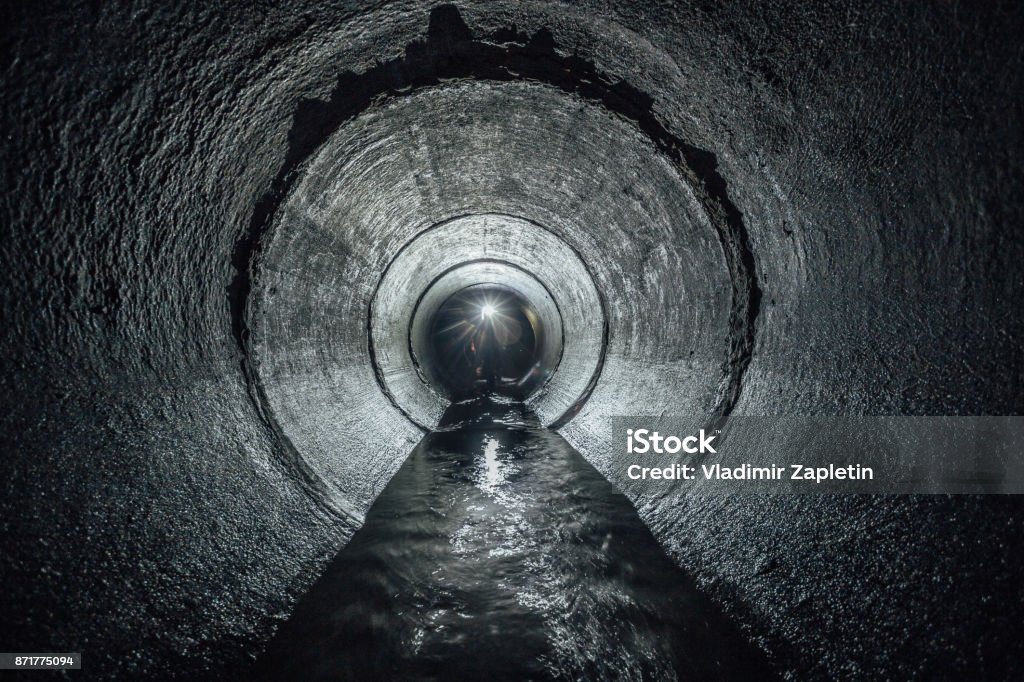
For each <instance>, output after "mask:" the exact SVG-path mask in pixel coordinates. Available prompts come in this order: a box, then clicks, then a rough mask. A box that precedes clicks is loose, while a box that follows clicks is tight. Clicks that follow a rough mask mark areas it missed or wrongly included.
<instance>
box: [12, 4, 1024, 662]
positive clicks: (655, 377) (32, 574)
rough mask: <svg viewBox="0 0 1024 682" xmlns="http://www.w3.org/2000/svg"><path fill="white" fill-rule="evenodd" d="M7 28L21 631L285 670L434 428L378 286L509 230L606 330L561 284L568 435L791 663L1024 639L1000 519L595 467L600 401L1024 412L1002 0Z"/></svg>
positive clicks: (28, 639) (990, 657) (1016, 649)
mask: <svg viewBox="0 0 1024 682" xmlns="http://www.w3.org/2000/svg"><path fill="white" fill-rule="evenodd" d="M9 12H11V13H12V14H14V15H17V16H14V17H12V20H11V21H9V22H7V24H8V26H9V28H7V29H6V32H7V34H6V36H5V38H6V40H5V45H6V46H7V50H5V55H6V56H5V69H4V92H5V104H4V123H5V129H6V130H8V131H17V133H16V134H12V133H9V135H8V138H7V145H6V153H5V157H6V158H5V162H4V164H3V174H4V180H5V187H7V191H6V192H5V194H4V207H3V210H4V216H5V218H4V224H5V226H6V227H7V230H6V232H7V238H6V239H5V240H4V241H3V246H2V259H3V261H2V262H3V270H4V272H5V273H7V276H8V280H9V282H8V285H7V286H6V287H5V288H4V290H3V296H4V302H3V310H4V318H5V325H3V328H2V333H3V335H4V336H3V346H4V348H5V357H6V359H7V367H8V371H7V372H5V373H4V385H3V388H4V390H3V395H4V400H5V409H4V412H3V420H4V427H3V433H4V435H5V451H6V455H5V457H4V465H3V467H4V469H3V472H2V473H3V478H2V480H3V485H4V496H3V502H2V504H3V529H4V533H5V535H8V536H9V537H14V538H18V539H19V540H18V541H16V542H9V543H5V544H9V548H7V549H5V551H4V552H3V555H2V557H0V566H2V569H0V570H2V571H3V577H4V584H17V585H23V586H24V589H23V590H19V591H17V592H16V593H12V594H11V595H9V600H8V604H7V608H6V612H7V614H8V615H7V617H6V619H5V620H6V623H5V625H4V628H5V629H6V630H7V632H5V633H4V641H6V642H12V643H18V645H19V646H22V648H24V647H29V648H33V649H38V650H46V649H48V648H49V649H61V650H88V651H89V652H90V656H91V658H90V663H89V665H90V668H92V669H93V670H94V671H95V672H97V673H98V674H106V675H111V676H112V675H114V674H118V673H120V674H125V673H127V672H135V673H144V674H148V675H170V674H174V675H179V676H185V677H187V676H191V675H194V674H198V673H209V672H211V671H214V672H215V671H221V670H224V669H227V668H228V667H230V666H231V665H233V664H236V663H237V662H239V661H241V660H244V659H245V658H246V657H248V656H249V655H251V654H252V653H253V652H255V651H258V649H259V645H260V643H261V642H262V641H264V640H265V639H266V638H267V637H268V636H269V634H270V633H271V631H272V629H273V628H274V626H275V623H277V622H279V621H280V620H282V619H283V618H286V617H287V615H288V613H289V608H290V606H291V604H293V603H294V600H295V598H296V597H297V596H298V595H300V594H301V593H302V591H303V590H304V589H305V588H306V587H307V586H308V585H309V584H311V582H312V581H313V580H314V579H315V578H316V575H317V572H318V570H319V568H320V567H322V566H323V565H324V564H325V563H326V562H327V561H328V560H329V559H330V558H331V557H332V556H333V554H334V553H335V552H336V551H337V549H338V548H340V547H341V546H343V545H344V543H345V542H346V541H347V539H348V538H349V537H351V534H352V533H353V532H354V530H355V529H356V528H357V527H358V524H359V523H360V519H361V518H362V514H363V513H365V511H366V509H367V508H368V507H369V505H370V504H371V503H372V501H373V499H374V497H375V496H376V494H378V493H379V492H380V490H381V489H382V488H383V486H384V485H386V483H387V480H388V478H389V477H390V475H391V474H392V473H393V472H394V471H395V470H396V468H397V467H398V466H399V465H400V464H401V461H402V459H403V458H404V457H405V456H406V455H407V454H408V452H409V451H410V449H411V448H412V447H413V446H414V445H415V443H416V442H417V441H418V440H419V438H420V437H421V435H422V431H421V430H420V429H419V428H418V427H417V426H416V425H415V424H414V423H413V422H412V421H410V420H409V419H407V418H406V417H405V416H403V410H405V411H409V410H410V409H411V408H409V407H407V406H404V404H405V402H408V401H407V399H406V398H405V397H403V396H401V395H400V396H398V398H396V396H395V394H392V395H391V396H390V399H389V395H388V392H387V391H385V390H382V389H384V388H386V387H387V385H388V384H387V382H386V381H384V382H382V381H381V377H380V376H379V375H378V374H376V373H375V371H374V364H373V362H372V360H373V358H372V357H371V345H370V344H369V328H370V320H369V319H368V316H369V314H370V309H371V302H372V299H373V296H374V292H375V290H376V287H377V285H378V283H379V281H380V279H381V276H382V275H383V274H384V272H385V271H386V269H387V267H388V264H389V263H391V262H392V260H393V259H394V258H395V256H396V255H397V254H398V253H399V252H400V250H401V249H402V247H403V246H404V245H406V244H408V243H410V240H412V239H413V237H415V236H416V235H418V234H422V235H425V238H427V239H429V234H430V232H429V230H430V228H431V227H433V226H435V225H438V224H441V223H443V222H444V221H448V220H451V219H453V218H457V217H460V216H481V215H507V216H513V217H514V218H516V219H522V220H527V221H530V222H531V223H532V224H536V225H538V226H541V228H542V229H543V230H545V231H546V232H547V233H549V234H551V235H553V237H554V238H555V239H557V240H558V242H560V243H564V244H565V245H566V246H567V247H568V249H569V250H570V251H572V252H573V253H575V254H576V255H577V257H578V258H579V261H580V263H581V264H582V266H580V267H585V269H586V270H587V272H586V273H584V272H583V271H582V270H581V269H580V268H579V267H577V266H576V265H571V266H567V267H566V268H564V269H563V271H561V272H559V271H556V270H554V269H549V268H548V267H546V266H545V267H543V268H538V270H537V271H536V272H534V273H533V274H534V275H535V276H536V277H537V278H539V279H542V280H544V281H545V282H547V281H548V280H552V279H555V278H558V277H567V278H568V279H567V280H566V281H570V282H571V281H573V280H572V278H573V277H578V278H579V280H578V281H592V282H593V285H594V287H595V291H596V292H597V295H598V296H599V297H600V298H601V301H602V303H603V306H604V310H605V312H604V316H605V319H606V321H607V329H604V326H603V325H602V328H601V330H600V332H601V334H600V338H599V339H598V338H597V337H595V334H597V331H598V330H597V329H595V328H594V326H593V324H592V318H586V317H584V316H582V314H578V315H576V316H575V317H574V316H573V314H572V313H565V310H566V309H572V307H573V304H572V301H570V300H568V298H567V297H571V296H572V293H571V292H572V291H573V287H571V286H569V285H568V284H566V285H565V286H560V285H558V284H557V283H555V284H554V285H552V286H551V290H552V291H553V292H556V293H557V292H559V291H561V292H562V293H561V294H559V295H556V296H555V298H556V301H557V302H558V303H559V307H560V309H561V310H562V311H563V321H564V324H565V327H566V333H567V337H566V338H567V342H566V343H567V346H566V349H565V350H566V352H565V353H563V359H562V363H561V365H560V367H559V369H558V371H557V372H556V374H555V377H554V378H553V379H552V381H553V382H554V381H556V380H557V381H559V382H564V384H563V385H562V388H558V387H557V386H553V387H552V388H551V391H550V393H549V395H550V407H545V403H544V401H545V400H548V399H549V398H545V397H543V396H542V397H540V398H539V403H538V405H539V407H540V411H541V413H542V414H543V415H544V418H545V421H547V422H549V423H553V424H554V425H555V426H556V427H557V428H559V429H560V431H561V433H562V434H563V435H564V436H565V437H566V438H567V439H568V440H569V441H570V442H571V443H572V444H573V445H574V446H575V447H577V448H578V449H579V450H580V452H581V453H583V454H584V456H586V457H587V458H588V459H589V460H590V461H591V462H593V464H594V465H595V466H596V467H597V468H598V469H599V470H600V471H601V472H602V473H604V474H605V475H606V476H608V477H609V478H610V479H611V480H612V481H613V482H614V483H615V484H616V485H618V486H619V487H620V488H621V489H622V490H623V491H624V492H626V493H627V495H629V496H630V498H631V499H632V500H633V501H634V503H635V504H636V506H637V508H638V509H639V510H640V513H641V516H642V517H643V519H644V520H645V522H646V523H648V525H649V526H650V527H651V528H652V529H653V530H654V532H655V534H656V535H657V536H658V537H659V539H660V540H661V541H662V543H663V544H664V546H665V548H666V550H667V551H668V552H669V553H670V554H671V555H672V556H673V558H674V559H676V560H677V561H678V562H679V563H680V564H681V565H682V566H683V567H685V568H686V569H687V570H688V571H690V572H692V573H693V574H694V575H695V576H696V577H697V578H698V580H699V581H700V583H701V585H702V586H703V587H704V588H705V589H706V590H707V591H708V592H709V593H710V594H711V595H713V596H714V597H715V598H716V599H717V600H718V601H720V602H721V603H722V604H723V605H724V606H725V607H726V608H727V609H728V610H729V611H730V612H731V613H733V614H734V615H735V617H736V618H737V619H738V620H739V621H740V622H741V623H742V624H743V625H744V627H745V628H746V631H747V632H748V633H749V634H750V636H751V637H752V638H755V639H756V640H758V641H759V642H760V643H761V644H762V646H764V647H765V648H766V649H768V650H769V651H770V652H771V653H772V655H773V657H774V658H775V660H776V661H777V662H778V663H779V665H780V667H782V668H783V669H785V670H791V671H794V672H795V673H796V674H798V675H800V676H815V675H818V676H825V675H831V676H836V675H848V676H856V675H857V674H858V673H861V674H863V673H864V672H865V671H871V672H873V673H876V674H877V673H878V672H880V671H881V672H883V674H886V675H891V676H896V677H901V676H905V675H909V674H912V673H917V674H928V673H936V672H944V673H949V672H950V671H957V670H978V669H982V670H988V671H993V672H995V673H1000V672H1004V671H1006V670H1007V666H1012V665H1013V660H1014V659H1015V658H1016V660H1019V655H1018V654H1019V653H1020V646H1021V645H1020V643H1019V642H1018V641H1016V640H1015V639H1013V638H1012V628H1011V627H1010V625H1011V624H1013V623H1015V622H1016V619H1017V616H1019V615H1020V614H1019V611H1020V609H1019V604H1020V597H1021V593H1020V587H1019V584H1018V581H1017V578H1016V575H1017V574H1018V573H1019V571H1020V569H1021V566H1020V561H1019V557H1018V556H1017V554H1016V552H1015V551H1014V548H1015V547H1019V546H1020V545H1019V542H1020V520H1021V510H1020V505H1019V503H1017V502H1015V501H1014V500H1012V499H993V498H984V499H982V498H878V497H829V498H820V499H819V498H781V497H779V498H771V499H750V498H742V497H735V498H714V497H701V498H694V499H687V498H685V496H669V497H660V498H659V497H655V496H653V495H652V494H651V491H650V490H649V489H643V488H639V487H636V486H635V485H630V482H629V481H628V480H626V479H625V478H624V475H623V471H622V470H621V467H619V466H617V462H616V461H615V459H614V458H613V457H612V456H611V455H610V454H609V453H608V452H607V451H605V450H603V448H602V438H603V437H604V436H605V435H606V430H607V428H608V426H607V418H608V416H609V415H613V414H628V413H635V414H652V413H653V414H658V413H661V412H669V413H676V414H690V415H698V416H701V415H708V416H710V415H715V414H723V413H726V412H731V413H733V414H795V415H803V414H807V415H810V414H904V413H905V414H1017V413H1020V411H1021V406H1022V399H1021V383H1022V382H1021V378H1022V371H1021V370H1022V364H1024V363H1022V354H1021V347H1020V338H1021V314H1020V312H1019V306H1018V305H1017V304H1016V301H1017V300H1019V297H1020V294H1021V291H1022V282H1021V270H1020V267H1019V264H1020V262H1021V258H1022V256H1024V253H1022V251H1024V249H1022V245H1021V238H1020V230H1019V225H1020V219H1021V214H1022V205H1021V200H1020V192H1019V188H1020V186H1021V162H1020V151H1021V138H1020V129H1019V121H1020V119H1021V104H1020V99H1019V97H1017V96H1016V95H1017V93H1019V92H1020V90H1021V68H1020V67H1021V60H1022V56H1021V53H1020V51H1019V49H1018V48H1016V43H1015V39H1014V36H1016V35H1019V29H1020V28H1021V23H1022V22H1021V15H1020V12H1019V10H1014V11H1013V13H1012V14H1006V15H1003V14H1000V11H999V10H997V9H994V8H990V9H979V8H967V7H961V8H924V7H903V8H900V9H895V8H892V7H889V6H888V5H887V4H882V3H879V4H877V5H874V6H868V5H864V4H861V3H856V4H854V3H849V4H848V3H825V4H815V5H813V6H810V5H809V6H803V7H801V6H797V5H791V6H790V5H786V4H774V3H768V4H764V5H762V6H760V7H758V8H753V7H746V6H741V5H740V4H739V3H735V4H725V5H721V6H715V7H709V6H703V5H700V4H694V5H689V4H682V5H678V6H676V5H669V4H665V5H662V4H651V5H647V6H638V5H635V4H634V3H621V4H607V3H583V4H581V5H579V6H574V7H568V6H565V5H561V4H554V3H467V4H464V5H460V6H459V14H460V16H455V15H454V14H453V12H452V11H450V10H442V11H441V12H440V13H435V14H434V19H433V23H431V22H432V20H431V18H430V17H431V15H430V6H429V5H424V4H420V3H413V2H408V3H387V4H381V5H371V6H364V7H357V6H356V5H355V4H351V5H347V4H345V3H337V4H331V3H312V2H311V3H304V4H303V3H300V4H299V5H297V6H290V7H288V8H284V7H280V8H279V7H276V6H273V5H271V4H269V3H257V4H255V5H253V4H245V5H244V6H242V5H240V6H238V7H222V8H216V9H215V8H209V7H200V6H196V7H181V8H175V9H171V8H167V7H161V6H160V5H157V4H153V5H147V4H140V5H135V6H133V7H132V8H130V9H129V8H127V7H121V6H117V5H110V6H106V7H99V8H96V7H90V6H84V5H82V6H79V5H70V6H67V7H57V6H49V5H45V4H44V5H42V6H38V7H37V6H33V7H32V8H28V7H17V8H13V9H10V10H9ZM460 17H461V18H460ZM460 21H464V22H465V25H464V26H463V25H460V23H459V22H460ZM471 222H472V221H471ZM464 246H465V252H466V253H465V257H466V258H467V259H470V258H485V257H488V255H489V253H490V250H491V249H492V246H491V245H488V242H487V240H484V239H481V240H477V241H474V239H473V232H472V230H470V229H468V228H467V234H466V244H465V245H464ZM518 246H522V249H526V248H528V246H527V245H518ZM518 246H517V245H515V244H511V243H509V242H502V240H500V239H499V240H498V241H497V243H495V244H493V248H496V249H498V250H501V249H504V251H505V252H507V253H504V254H502V255H500V257H499V260H500V259H504V258H511V257H514V255H515V253H518V254H519V256H520V258H521V259H522V262H521V263H520V265H522V267H528V263H529V257H528V256H532V255H533V254H530V253H529V251H524V250H522V249H519V248H518ZM512 247H516V248H512ZM428 248H429V242H428ZM513 252H514V253H513ZM510 253H511V254H512V255H509V254H510ZM453 264H454V263H453ZM584 274H585V275H586V277H585V278H584V277H583V275H584ZM559 298H561V299H562V300H559ZM577 303H578V302H577ZM580 310H582V308H580ZM588 324H589V326H587V325H588ZM574 325H575V326H574ZM584 328H585V329H586V330H587V331H586V334H585V335H583V336H582V337H581V340H577V341H574V343H577V344H578V348H577V349H576V350H575V351H572V352H570V350H569V339H570V337H571V336H573V335H569V330H570V329H584ZM407 333H408V332H407V329H405V328H403V329H401V330H399V331H398V332H397V337H401V338H405V336H406V335H407ZM598 341H600V342H598ZM601 346H605V348H604V352H603V355H602V354H601V353H600V347H601ZM377 347H378V345H377V344H374V346H373V347H372V348H373V349H376V348H377ZM400 364H401V363H400ZM403 371H405V372H406V373H407V374H408V367H405V366H403ZM594 376H596V377H597V380H596V382H591V378H592V377H594ZM414 380H415V379H414V378H413V377H412V375H409V381H414ZM408 386H409V391H410V395H412V391H413V390H414V389H415V390H419V389H416V385H415V384H414V383H410V384H408ZM580 398H582V400H579V399H580ZM410 400H411V399H410ZM576 407H578V409H576ZM562 408H565V409H564V410H563V409H562ZM433 410H434V411H433V412H432V413H431V414H435V415H436V413H437V407H436V405H435V406H434V408H433ZM565 410H569V412H568V413H566V412H565ZM562 415H564V416H565V418H564V419H561V418H560V417H561V416H562ZM1011 605H1012V606H1011ZM1001 622H1002V623H1003V624H1004V625H1005V626H1006V627H1003V626H1001V625H1000V623H1001ZM966 639H970V640H971V641H972V642H973V644H972V646H970V647H963V646H960V642H962V641H964V640H966ZM30 645H31V646H30ZM13 648H18V647H17V646H15V647H13ZM951 649H953V650H955V652H956V653H955V654H950V653H949V651H950V650H951Z"/></svg>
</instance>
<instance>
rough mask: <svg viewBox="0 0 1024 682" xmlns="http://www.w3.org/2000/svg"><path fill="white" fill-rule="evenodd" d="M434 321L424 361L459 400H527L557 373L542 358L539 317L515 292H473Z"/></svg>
mask: <svg viewBox="0 0 1024 682" xmlns="http://www.w3.org/2000/svg"><path fill="white" fill-rule="evenodd" d="M432 317H433V319H432V320H431V321H430V323H429V330H430V331H429V333H430V340H429V341H428V342H427V347H428V355H427V357H426V358H425V359H424V361H425V365H426V367H428V368H430V369H429V371H430V372H431V374H435V375H436V376H437V377H438V380H439V381H440V388H442V390H444V392H445V393H446V394H447V395H448V396H449V398H450V399H451V400H453V401H456V402H458V401H460V400H465V399H467V398H471V397H473V396H475V395H505V396H509V397H512V398H518V399H520V400H523V399H525V398H527V397H529V395H530V394H531V393H533V392H534V391H535V390H537V388H538V387H539V385H540V384H541V383H542V382H543V380H544V378H545V377H547V376H549V375H550V374H551V373H552V372H553V371H554V370H555V369H557V366H552V367H545V366H544V364H543V358H542V357H541V356H540V353H539V351H540V348H541V343H540V342H541V341H543V334H544V329H543V326H542V322H541V319H540V316H539V314H538V313H537V311H536V310H535V309H534V308H533V306H531V305H530V303H529V302H528V301H527V300H525V299H524V298H523V297H522V296H520V295H519V294H517V293H516V292H515V291H513V290H511V289H508V288H506V287H501V286H497V285H494V284H478V285H475V286H471V287H467V288H465V289H462V290H460V291H457V292H455V293H454V294H452V295H451V296H449V297H448V298H447V299H445V301H444V302H443V303H442V304H441V306H440V307H439V308H438V309H437V311H436V312H435V313H434V314H433V316H432Z"/></svg>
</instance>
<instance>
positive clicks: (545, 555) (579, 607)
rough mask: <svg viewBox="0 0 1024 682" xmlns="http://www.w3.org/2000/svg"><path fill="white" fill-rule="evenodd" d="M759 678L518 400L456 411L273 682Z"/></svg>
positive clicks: (612, 497) (319, 594)
mask: <svg viewBox="0 0 1024 682" xmlns="http://www.w3.org/2000/svg"><path fill="white" fill-rule="evenodd" d="M296 670H301V671H302V674H301V677H302V679H315V680H328V679H339V680H344V679H357V680H363V679H367V680H371V679H372V680H380V679H402V680H435V679H436V680H442V679H444V680H450V679H467V680H474V679H487V680H528V679H537V680H541V679H566V680H587V679H592V680H605V679H626V680H641V679H649V680H674V679H683V680H687V679H765V678H766V677H771V675H770V672H769V671H768V668H767V665H766V663H765V661H764V659H763V658H762V657H761V656H760V654H759V653H758V652H757V651H755V650H754V649H753V648H752V647H750V646H749V645H748V644H746V643H745V642H744V641H743V639H742V638H741V637H740V636H739V635H738V634H737V632H736V630H735V629H734V628H733V627H732V626H731V624H730V623H729V622H728V621H727V620H725V619H724V617H722V616H721V615H720V614H719V613H717V612H716V611H715V609H714V608H713V607H711V605H710V604H709V603H708V602H707V600H705V599H704V598H703V597H702V596H701V595H700V594H699V593H698V592H697V591H696V590H695V589H694V587H693V585H692V581H691V580H690V579H689V578H688V577H687V576H686V575H685V574H684V573H682V572H681V571H680V570H679V569H678V568H677V567H676V566H675V564H673V563H672V562H671V560H669V559H668V557H667V556H666V555H665V554H664V552H663V551H662V550H661V548H660V547H659V546H658V544H657V542H656V541H655V540H654V538H653V536H652V535H651V534H650V532H649V531H648V530H647V528H646V527H645V526H644V525H643V524H642V523H641V521H640V519H639V517H638V516H637V514H636V512H635V510H634V509H633V508H632V506H631V505H630V504H629V502H628V501H627V500H626V498H625V497H623V496H622V495H620V494H619V493H617V492H615V491H614V489H613V488H612V487H611V485H610V484H609V483H608V482H607V481H606V480H605V479H604V478H603V477H602V476H601V475H600V474H599V473H598V472H597V471H596V470H595V469H594V468H593V467H592V466H591V465H590V464H589V463H587V462H586V461H585V460H584V459H583V458H582V457H581V456H580V455H579V454H578V453H576V452H575V451H574V450H573V449H572V448H571V447H570V446H569V445H568V444H567V443H566V442H565V441H564V440H563V439H562V438H561V437H560V436H559V435H557V434H556V433H553V432H550V431H547V430H545V429H543V428H541V427H540V426H539V425H538V424H537V423H536V421H535V419H534V418H533V417H532V416H531V415H529V414H526V413H524V412H523V410H522V408H521V407H520V406H518V405H514V404H508V403H496V402H493V401H491V402H488V403H486V404H463V405H456V406H454V407H453V408H452V409H451V410H449V414H448V415H447V426H446V427H445V429H444V430H442V431H439V432H436V433H433V434H431V435H429V436H427V437H426V438H425V439H424V441H423V442H422V443H421V444H420V445H419V446H418V447H417V448H416V450H415V451H414V452H413V453H412V454H411V455H410V457H409V459H408V460H407V461H406V462H405V464H404V465H403V466H402V468H401V470H400V471H399V472H398V473H397V474H396V475H395V477H394V478H393V479H392V480H391V482H390V483H389V484H388V486H387V488H386V489H385V490H384V492H383V493H382V494H381V496H380V497H379V498H378V499H377V501H376V502H375V503H374V506H373V508H372V509H371V510H370V512H369V514H368V515H367V519H366V524H365V525H364V526H363V528H361V529H360V530H359V531H358V532H357V533H356V535H355V536H354V537H353V538H352V541H351V542H350V543H349V544H348V546H346V547H345V548H344V549H343V550H342V551H341V552H340V553H339V554H338V556H337V557H336V558H335V560H334V561H333V563H332V564H331V565H330V566H329V567H328V569H327V570H326V572H325V573H324V575H323V576H322V577H321V579H320V580H319V581H318V583H317V584H316V585H315V586H314V587H313V588H312V589H311V590H310V592H309V593H308V594H307V595H306V596H305V597H304V598H303V599H302V600H301V601H300V603H299V605H298V607H297V608H296V611H295V613H294V614H293V616H292V618H291V619H290V620H289V621H288V622H287V623H285V625H284V626H282V628H281V631H280V632H279V633H278V636H277V637H276V638H275V640H274V641H273V642H272V643H271V646H270V648H269V650H268V651H267V653H266V654H265V655H264V656H263V658H262V659H261V660H260V661H259V662H258V664H257V669H256V672H257V673H258V674H259V676H261V677H264V678H267V679H295V677H294V675H295V672H296Z"/></svg>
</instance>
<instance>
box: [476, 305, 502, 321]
mask: <svg viewBox="0 0 1024 682" xmlns="http://www.w3.org/2000/svg"><path fill="white" fill-rule="evenodd" d="M496 312H498V309H497V308H495V307H494V306H493V305H491V304H490V303H484V304H483V306H481V308H480V319H482V320H488V319H490V318H491V317H493V316H494V313H496Z"/></svg>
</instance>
